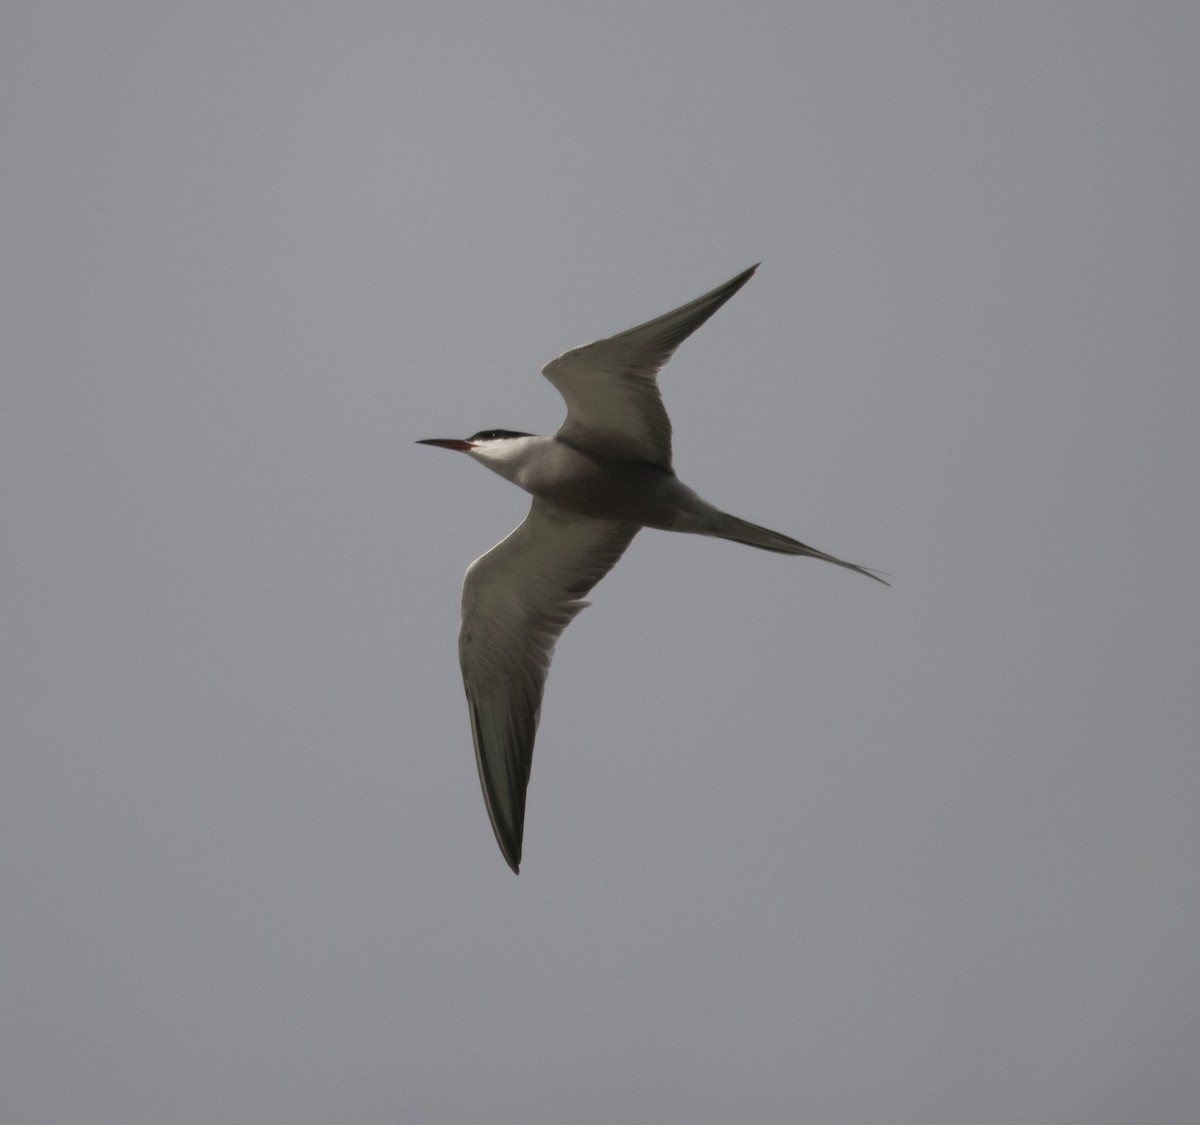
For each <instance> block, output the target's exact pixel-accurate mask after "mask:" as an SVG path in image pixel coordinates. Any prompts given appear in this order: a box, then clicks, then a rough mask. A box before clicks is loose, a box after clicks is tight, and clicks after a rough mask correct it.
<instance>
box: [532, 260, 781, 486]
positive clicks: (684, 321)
mask: <svg viewBox="0 0 1200 1125" xmlns="http://www.w3.org/2000/svg"><path fill="white" fill-rule="evenodd" d="M756 269H758V266H757V265H754V266H751V267H750V268H749V269H748V270H745V271H744V272H743V273H739V274H738V275H737V277H735V278H733V279H732V280H731V281H727V282H725V284H724V285H720V286H718V287H717V288H716V289H714V290H713V291H712V292H711V293H706V294H705V295H704V296H703V297H697V298H696V299H695V300H694V301H689V302H688V303H687V304H686V305H681V306H680V307H679V308H677V309H676V310H675V311H674V312H669V313H667V314H666V315H664V316H660V317H658V318H657V319H655V320H650V321H647V322H646V323H645V324H639V325H638V326H637V327H636V328H630V329H629V330H628V331H626V332H621V333H619V334H618V335H616V336H609V337H608V338H607V339H605V340H597V341H596V342H595V343H592V344H585V345H584V346H583V347H581V348H572V349H571V350H570V351H569V352H563V354H562V355H560V356H559V357H558V358H557V359H552V360H551V361H550V362H549V363H548V364H546V366H545V367H543V368H542V374H543V375H545V376H546V378H547V379H549V380H550V382H551V383H553V384H554V386H555V387H556V388H557V389H558V392H559V394H561V395H562V396H563V398H565V399H566V400H567V419H566V421H565V422H563V424H562V426H561V427H560V429H559V431H558V436H559V438H560V439H562V440H563V441H565V442H567V443H568V444H570V445H574V446H575V447H577V448H578V449H581V450H583V451H584V452H587V453H598V454H600V455H602V456H605V457H617V458H621V459H623V460H629V461H649V462H650V463H651V464H653V465H660V466H661V467H662V468H664V469H669V468H670V467H671V422H670V419H668V418H667V411H666V408H665V407H664V406H663V402H662V396H661V395H660V394H659V391H658V378H657V376H658V373H659V371H660V370H661V369H662V367H663V365H664V364H665V363H666V362H667V360H668V359H670V358H671V356H672V355H673V354H674V352H675V349H676V348H677V347H679V345H680V344H682V343H683V341H684V340H686V339H687V338H688V337H689V336H690V335H691V334H692V333H693V332H695V331H696V329H697V328H699V327H700V325H702V324H703V323H704V322H705V321H706V320H707V319H708V318H709V317H710V316H712V314H713V313H715V312H716V311H717V309H719V308H720V307H721V306H722V305H723V304H724V303H725V302H726V301H728V300H729V298H730V297H732V296H733V295H734V294H735V293H736V292H737V291H738V290H739V289H741V287H742V286H743V285H745V284H746V282H747V281H749V280H750V277H751V275H752V274H753V273H754V271H755V270H756Z"/></svg>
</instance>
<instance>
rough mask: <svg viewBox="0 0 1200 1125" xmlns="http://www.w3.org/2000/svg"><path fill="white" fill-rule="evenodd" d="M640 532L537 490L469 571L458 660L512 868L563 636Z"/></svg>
mask: <svg viewBox="0 0 1200 1125" xmlns="http://www.w3.org/2000/svg"><path fill="white" fill-rule="evenodd" d="M637 531H638V525H637V524H630V523H617V522H614V521H610V520H596V519H589V518H587V517H585V516H576V515H572V514H571V513H569V512H564V511H562V510H561V509H559V508H556V507H554V506H553V505H550V504H546V503H544V502H543V501H541V500H538V499H535V500H534V501H533V505H532V506H531V507H530V509H529V515H528V516H526V517H525V522H524V523H522V524H521V526H520V527H518V528H517V529H516V530H515V531H514V532H513V533H512V534H511V535H509V536H508V538H507V539H504V540H503V541H502V542H500V543H499V544H497V545H496V546H495V547H493V548H492V549H491V550H490V551H488V553H487V554H486V555H483V556H481V557H480V558H478V559H476V560H475V561H474V562H473V563H472V564H471V565H470V567H469V568H468V570H467V577H466V580H465V581H464V583H463V600H462V625H461V627H460V629H459V634H458V654H459V661H460V662H461V664H462V673H463V685H464V686H465V687H466V690H467V706H468V708H469V710H470V715H471V736H472V738H473V739H474V741H475V760H476V763H477V764H478V766H479V780H480V783H481V784H482V786H483V799H484V802H485V803H486V804H487V810H488V816H489V817H490V818H491V821H492V829H493V830H494V831H495V833H496V842H497V843H498V844H499V845H500V850H501V851H502V852H503V853H504V858H505V859H506V860H507V861H508V865H509V866H510V867H511V868H512V869H513V871H517V870H518V868H519V866H520V863H521V838H522V835H523V832H524V826H525V789H526V786H527V785H528V784H529V770H530V766H531V764H532V761H533V740H534V735H535V734H536V732H537V725H538V718H539V716H540V714H541V708H542V689H543V688H544V687H545V684H546V676H547V674H548V673H549V671H550V658H551V656H552V655H553V653H554V645H555V642H557V640H558V638H559V636H560V635H561V634H562V631H563V630H564V629H565V628H566V627H567V625H568V624H570V621H571V619H572V618H573V617H574V616H575V615H576V614H577V613H578V612H579V611H580V610H581V609H583V608H584V607H585V606H586V605H588V603H587V602H586V601H584V600H583V598H584V595H586V594H587V592H588V591H589V590H590V589H591V588H592V587H593V586H595V585H596V583H597V582H599V581H600V579H601V578H603V577H604V576H605V575H606V574H607V573H608V572H609V570H611V569H612V567H613V566H614V564H615V563H616V562H617V560H618V559H619V558H620V557H621V555H622V554H623V553H624V551H625V548H626V547H628V546H629V543H630V541H631V540H632V539H633V537H634V535H636V534H637Z"/></svg>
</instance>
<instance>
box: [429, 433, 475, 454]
mask: <svg viewBox="0 0 1200 1125" xmlns="http://www.w3.org/2000/svg"><path fill="white" fill-rule="evenodd" d="M417 444H418V445H437V446H440V447H441V448H442V449H457V450H458V451H459V453H470V452H471V450H472V449H473V448H474V446H472V445H471V443H470V442H469V441H463V440H462V438H451V437H432V438H423V439H422V440H421V441H419V442H417Z"/></svg>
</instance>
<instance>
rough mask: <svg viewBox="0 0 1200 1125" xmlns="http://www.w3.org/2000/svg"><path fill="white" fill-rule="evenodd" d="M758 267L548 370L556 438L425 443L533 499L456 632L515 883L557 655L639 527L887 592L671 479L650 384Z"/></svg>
mask: <svg viewBox="0 0 1200 1125" xmlns="http://www.w3.org/2000/svg"><path fill="white" fill-rule="evenodd" d="M756 269H758V266H757V265H754V266H751V267H750V268H749V269H748V270H745V271H744V272H742V273H740V274H738V275H737V277H735V278H733V279H732V280H730V281H727V282H726V283H725V284H724V285H720V286H718V287H717V288H716V289H714V290H713V291H712V292H711V293H706V294H705V295H704V296H703V297H697V298H696V300H694V301H689V302H688V303H687V304H686V305H682V306H681V307H679V308H677V309H675V311H674V312H669V313H666V314H665V315H664V316H660V317H657V318H656V319H654V320H651V321H647V322H646V323H645V324H641V325H639V326H638V327H637V328H630V329H629V330H628V331H626V332H621V333H618V334H617V335H616V336H609V337H608V338H607V339H604V340H597V341H595V342H594V343H591V344H586V345H584V346H583V347H579V348H572V349H571V350H570V351H568V352H563V354H562V355H560V356H559V357H558V358H557V359H553V360H551V361H550V362H549V363H548V364H546V366H545V367H544V368H542V374H543V375H545V376H546V378H547V379H549V380H550V382H551V383H552V384H553V385H554V386H555V388H556V389H557V390H558V392H559V394H561V395H562V396H563V398H564V399H565V400H566V403H567V417H566V420H565V421H564V422H563V424H562V425H561V426H560V427H559V430H558V433H556V434H555V435H554V436H553V437H540V436H537V435H535V434H526V433H521V432H519V431H515V430H481V431H480V432H479V433H477V434H473V435H472V436H471V437H469V438H428V439H426V440H424V441H422V442H420V443H419V444H421V445H436V446H440V447H441V448H443V449H454V450H458V451H459V452H462V453H466V454H468V455H469V456H470V457H472V458H474V459H475V460H476V461H478V462H479V463H480V464H481V465H483V466H484V467H485V468H488V469H491V470H492V472H494V473H498V474H499V475H500V476H502V477H504V479H505V480H508V481H512V483H513V484H515V485H517V486H518V487H520V488H523V489H524V490H525V491H526V492H529V493H532V495H533V503H532V504H531V505H530V508H529V515H527V516H526V517H525V522H524V523H522V524H521V525H520V527H518V528H517V529H516V530H515V531H514V532H512V534H511V535H509V536H508V537H507V538H506V539H504V540H503V541H502V542H500V543H499V544H497V545H496V546H495V547H493V548H492V549H491V550H490V551H488V552H487V554H485V555H482V556H481V557H480V558H478V559H476V560H475V561H474V562H473V563H472V564H471V565H470V567H468V568H467V574H466V578H465V580H464V581H463V592H462V621H461V625H460V628H459V634H458V652H459V661H460V663H461V665H462V674H463V684H464V686H465V687H466V691H467V707H468V710H469V713H470V718H471V736H472V738H473V739H474V742H475V760H476V762H477V764H478V766H479V780H480V783H481V784H482V786H483V799H484V801H485V803H486V804H487V811H488V816H489V817H490V818H491V822H492V829H493V830H494V831H495V833H496V841H497V843H499V845H500V850H501V852H503V853H504V858H505V859H506V860H507V861H508V865H509V866H510V867H511V868H512V869H513V871H514V872H517V871H518V870H519V868H520V863H521V841H522V836H523V834H524V827H525V790H526V788H527V786H528V784H529V771H530V767H531V764H532V761H533V741H534V736H535V734H536V732H537V726H538V719H539V717H540V715H541V708H542V692H543V689H544V687H545V684H546V676H547V674H548V672H549V670H550V658H551V656H552V655H553V652H554V645H555V643H556V642H557V640H558V638H559V636H560V635H561V634H562V631H563V630H564V629H565V628H566V627H567V625H568V624H570V622H571V619H572V618H573V617H574V616H575V615H576V614H577V613H578V612H579V611H580V610H581V609H583V608H584V607H586V606H587V605H589V604H590V603H588V602H586V601H584V597H585V595H586V594H587V593H588V591H589V590H591V588H592V587H593V586H595V585H596V583H597V582H599V581H600V579H601V578H603V577H604V576H605V575H606V574H607V573H608V572H609V571H610V570H611V569H612V568H613V566H614V565H615V564H616V562H617V560H618V559H619V558H620V557H621V555H622V554H623V553H624V551H625V548H626V547H628V546H629V544H630V541H631V540H632V539H633V537H634V536H635V535H636V534H637V533H638V531H639V530H641V528H643V527H653V528H658V529H659V530H662V531H686V532H691V533H693V534H695V535H710V536H715V537H717V538H719V539H731V540H733V541H734V542H736V543H747V544H749V545H750V546H751V547H761V548H762V549H763V550H766V551H778V552H780V553H781V554H785V555H806V556H808V557H809V558H814V559H823V560H824V561H825V562H830V563H834V564H835V565H836V566H842V567H845V568H846V569H847V570H853V571H857V572H858V573H859V574H865V575H866V576H867V577H868V578H873V579H875V580H876V581H877V582H884V580H883V579H882V578H880V577H879V575H878V574H876V573H874V572H873V571H871V570H868V569H867V568H866V567H861V566H856V565H855V564H854V563H851V562H846V561H845V560H844V559H838V558H834V557H833V556H832V555H827V554H825V552H824V551H818V550H815V549H814V548H812V547H807V546H805V545H804V544H803V543H798V542H797V541H796V540H795V539H790V538H789V537H788V536H786V535H781V534H780V533H779V532H777V531H769V530H768V529H767V528H765V527H759V526H758V525H757V524H753V523H747V522H746V521H745V520H741V519H738V518H737V516H731V515H728V514H727V513H725V512H722V511H720V510H719V509H717V508H714V507H713V506H712V505H711V504H709V503H708V502H707V501H706V500H702V499H701V498H700V497H699V496H697V495H696V493H695V492H693V491H692V490H691V489H690V488H688V487H687V485H685V484H684V483H683V482H682V481H681V480H679V478H678V477H677V476H676V475H675V470H674V469H673V468H672V467H671V423H670V420H669V419H668V418H667V412H666V409H665V407H664V406H663V401H662V397H661V395H660V394H659V390H658V379H657V376H658V372H659V371H660V370H661V369H662V367H663V365H664V364H666V362H667V360H669V359H670V358H671V356H672V355H673V354H674V352H675V349H676V348H678V347H679V345H680V344H681V343H683V341H684V340H686V339H687V337H688V336H690V335H691V334H692V333H693V332H694V331H695V330H696V329H697V328H699V327H700V325H702V324H703V323H704V322H705V321H706V320H707V319H708V318H709V317H710V316H712V315H713V313H715V312H716V311H717V309H719V308H720V307H721V306H722V305H723V304H724V303H725V302H726V301H728V300H729V298H730V297H732V296H733V295H734V294H735V293H736V292H737V291H738V290H739V289H741V287H742V286H743V285H745V284H746V282H747V281H749V280H750V277H751V275H753V273H754V271H755V270H756ZM887 584H888V583H886V582H884V585H887Z"/></svg>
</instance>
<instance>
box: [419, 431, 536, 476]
mask: <svg viewBox="0 0 1200 1125" xmlns="http://www.w3.org/2000/svg"><path fill="white" fill-rule="evenodd" d="M541 440H542V439H540V438H538V437H537V436H536V435H534V434H526V433H522V432H520V431H519V430H480V431H479V433H477V434H472V435H471V436H470V437H469V438H424V439H423V440H421V441H419V442H417V444H418V445H436V446H439V447H440V448H442V449H454V450H457V451H458V452H459V453H469V454H470V455H471V456H472V457H473V458H474V459H475V460H476V461H478V462H479V463H480V464H481V465H484V466H486V467H487V468H489V469H491V470H492V472H494V473H499V474H500V476H502V477H504V478H505V479H507V480H512V479H513V478H514V476H515V474H516V472H517V469H518V468H519V467H520V466H521V465H523V464H524V463H525V461H526V460H527V458H528V456H529V454H530V451H531V449H532V448H533V446H534V445H535V444H536V443H537V442H539V441H541Z"/></svg>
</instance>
